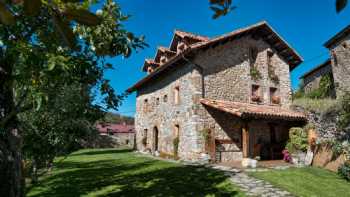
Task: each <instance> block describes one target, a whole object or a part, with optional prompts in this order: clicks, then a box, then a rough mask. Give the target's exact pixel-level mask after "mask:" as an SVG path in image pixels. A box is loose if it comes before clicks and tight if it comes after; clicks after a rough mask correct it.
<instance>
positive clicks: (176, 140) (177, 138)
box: [173, 137, 180, 158]
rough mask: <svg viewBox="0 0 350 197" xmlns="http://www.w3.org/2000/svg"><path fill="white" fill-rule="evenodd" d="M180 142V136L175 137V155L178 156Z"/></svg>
mask: <svg viewBox="0 0 350 197" xmlns="http://www.w3.org/2000/svg"><path fill="white" fill-rule="evenodd" d="M179 142H180V139H179V137H176V138H174V139H173V146H174V157H175V158H176V157H177V155H178V151H179Z"/></svg>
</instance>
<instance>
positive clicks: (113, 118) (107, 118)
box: [103, 112, 134, 125]
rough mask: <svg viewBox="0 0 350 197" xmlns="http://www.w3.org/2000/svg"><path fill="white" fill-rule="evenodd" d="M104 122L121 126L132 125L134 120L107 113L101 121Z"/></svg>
mask: <svg viewBox="0 0 350 197" xmlns="http://www.w3.org/2000/svg"><path fill="white" fill-rule="evenodd" d="M103 121H104V122H107V123H115V124H122V123H124V122H125V123H126V124H128V125H133V124H134V118H133V117H128V116H123V115H120V114H114V113H111V112H108V113H107V114H106V116H105V118H104V120H103Z"/></svg>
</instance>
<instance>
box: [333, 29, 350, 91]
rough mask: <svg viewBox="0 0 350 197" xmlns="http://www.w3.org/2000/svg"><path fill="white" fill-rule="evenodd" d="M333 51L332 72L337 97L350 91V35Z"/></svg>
mask: <svg viewBox="0 0 350 197" xmlns="http://www.w3.org/2000/svg"><path fill="white" fill-rule="evenodd" d="M330 50H331V59H332V70H333V76H334V83H335V87H336V93H337V97H339V96H341V95H342V93H343V92H344V91H350V77H349V76H350V35H349V36H348V37H346V38H344V39H343V41H341V42H339V43H338V44H337V45H335V46H334V47H333V48H331V49H330Z"/></svg>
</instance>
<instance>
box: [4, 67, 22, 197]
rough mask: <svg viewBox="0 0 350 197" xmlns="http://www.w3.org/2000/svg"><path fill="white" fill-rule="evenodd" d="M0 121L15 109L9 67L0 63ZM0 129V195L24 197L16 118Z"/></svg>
mask: <svg viewBox="0 0 350 197" xmlns="http://www.w3.org/2000/svg"><path fill="white" fill-rule="evenodd" d="M0 68H1V69H0V121H3V120H4V119H5V118H6V117H9V114H11V112H13V110H14V109H15V107H16V106H15V102H14V93H13V83H12V80H11V73H12V70H11V66H9V65H8V64H7V65H6V63H5V64H4V63H3V62H2V61H0ZM6 122H7V123H6V124H4V125H3V126H1V128H0V194H1V196H3V197H7V196H9V197H22V196H24V177H23V169H22V155H21V144H22V143H21V135H20V131H19V129H18V128H17V118H16V116H13V117H12V118H9V119H8V121H6Z"/></svg>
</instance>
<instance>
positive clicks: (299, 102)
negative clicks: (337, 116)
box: [293, 98, 339, 113]
mask: <svg viewBox="0 0 350 197" xmlns="http://www.w3.org/2000/svg"><path fill="white" fill-rule="evenodd" d="M293 105H294V106H300V107H302V108H304V109H305V110H308V111H313V112H317V113H327V112H330V111H337V110H338V108H339V107H338V106H339V104H338V102H337V101H336V100H335V99H330V98H326V99H310V98H298V99H294V100H293Z"/></svg>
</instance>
